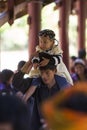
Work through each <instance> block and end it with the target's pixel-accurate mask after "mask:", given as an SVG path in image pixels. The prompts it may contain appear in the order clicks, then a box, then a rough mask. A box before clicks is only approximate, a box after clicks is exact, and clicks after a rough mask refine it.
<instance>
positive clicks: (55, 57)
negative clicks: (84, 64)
mask: <svg viewBox="0 0 87 130" xmlns="http://www.w3.org/2000/svg"><path fill="white" fill-rule="evenodd" d="M51 60H52V61H53V62H54V65H57V64H60V63H61V60H62V56H61V55H53V57H52V58H51Z"/></svg>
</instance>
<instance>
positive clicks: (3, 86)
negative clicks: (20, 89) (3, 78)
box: [0, 83, 5, 91]
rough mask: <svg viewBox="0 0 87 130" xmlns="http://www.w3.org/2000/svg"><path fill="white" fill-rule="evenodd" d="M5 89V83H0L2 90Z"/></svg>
mask: <svg viewBox="0 0 87 130" xmlns="http://www.w3.org/2000/svg"><path fill="white" fill-rule="evenodd" d="M3 89H5V85H4V84H3V83H0V91H1V90H3Z"/></svg>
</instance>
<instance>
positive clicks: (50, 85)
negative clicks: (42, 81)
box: [47, 79, 56, 88]
mask: <svg viewBox="0 0 87 130" xmlns="http://www.w3.org/2000/svg"><path fill="white" fill-rule="evenodd" d="M55 83H56V81H55V79H53V80H52V81H51V83H49V84H48V85H47V86H48V88H52V87H53V86H54V84H55Z"/></svg>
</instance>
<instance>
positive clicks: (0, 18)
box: [0, 0, 78, 26]
mask: <svg viewBox="0 0 87 130" xmlns="http://www.w3.org/2000/svg"><path fill="white" fill-rule="evenodd" d="M32 1H37V2H42V4H43V6H45V5H47V4H50V3H52V2H55V3H56V5H57V6H55V9H56V8H57V7H58V5H59V6H61V4H62V0H0V26H2V25H3V24H4V23H6V22H8V23H9V24H10V25H11V24H13V22H14V20H15V19H17V18H20V17H22V16H24V15H26V14H27V4H28V3H29V2H32ZM71 1H72V2H71V13H75V12H76V1H78V0H71ZM73 9H74V11H73Z"/></svg>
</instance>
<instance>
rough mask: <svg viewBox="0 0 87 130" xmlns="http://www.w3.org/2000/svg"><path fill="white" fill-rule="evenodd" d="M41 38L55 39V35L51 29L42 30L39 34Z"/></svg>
mask: <svg viewBox="0 0 87 130" xmlns="http://www.w3.org/2000/svg"><path fill="white" fill-rule="evenodd" d="M39 36H44V37H47V36H49V38H50V39H55V33H54V31H52V30H50V29H45V30H41V31H40V32H39Z"/></svg>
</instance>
